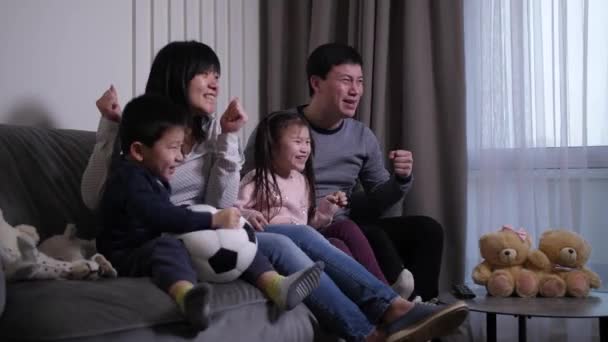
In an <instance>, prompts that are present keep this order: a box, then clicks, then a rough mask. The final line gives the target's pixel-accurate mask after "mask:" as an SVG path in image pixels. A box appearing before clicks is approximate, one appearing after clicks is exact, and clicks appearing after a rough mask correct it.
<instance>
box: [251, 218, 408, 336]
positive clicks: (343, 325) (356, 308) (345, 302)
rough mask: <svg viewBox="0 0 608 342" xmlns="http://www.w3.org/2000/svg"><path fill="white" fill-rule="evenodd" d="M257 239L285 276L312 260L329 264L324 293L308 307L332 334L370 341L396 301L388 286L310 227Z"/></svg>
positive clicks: (282, 229) (273, 228)
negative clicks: (385, 313) (366, 337)
mask: <svg viewBox="0 0 608 342" xmlns="http://www.w3.org/2000/svg"><path fill="white" fill-rule="evenodd" d="M271 233H276V234H271ZM279 234H280V235H279ZM281 235H284V236H286V237H287V238H286V237H284V236H281ZM257 237H258V247H259V248H261V250H262V253H263V254H264V255H266V256H267V257H268V258H269V259H270V262H271V263H272V264H273V265H274V267H275V269H276V270H277V271H278V272H279V273H281V274H291V273H294V272H296V271H299V270H301V269H303V268H305V267H309V266H310V265H312V263H313V260H314V261H319V260H321V261H323V262H324V263H325V272H324V273H323V274H322V275H321V281H320V283H319V287H318V288H317V289H315V290H314V291H313V292H312V293H311V294H310V296H308V298H306V300H305V303H306V305H308V307H309V308H310V310H311V311H312V312H313V314H314V315H315V316H316V317H317V319H319V321H321V322H323V323H325V327H326V328H327V329H330V330H332V331H333V332H335V333H337V334H338V335H340V336H342V337H344V338H346V339H347V340H362V339H364V338H365V336H367V335H369V334H370V333H371V332H372V331H373V329H374V326H375V325H376V323H378V322H379V321H380V318H381V317H382V315H383V314H384V312H385V311H386V310H387V308H388V307H389V305H390V303H391V302H392V301H393V300H394V299H395V298H396V297H397V294H396V293H395V292H394V291H393V290H392V289H391V288H390V287H389V286H386V285H385V284H383V283H382V282H380V281H379V280H378V279H377V278H376V277H374V276H373V275H372V274H370V273H369V272H368V271H367V270H366V269H365V268H364V267H363V266H361V264H359V263H358V262H357V261H355V260H354V259H352V258H351V257H349V256H348V255H346V254H344V253H343V252H342V251H340V250H339V249H337V248H335V247H334V246H332V245H331V244H330V243H329V242H328V241H327V240H326V239H325V238H324V237H323V236H322V235H321V234H319V233H318V232H317V231H316V230H314V229H313V228H311V227H308V226H296V225H269V226H267V227H266V231H265V232H262V233H258V234H257ZM294 244H295V245H294ZM296 246H297V247H299V248H297V247H296Z"/></svg>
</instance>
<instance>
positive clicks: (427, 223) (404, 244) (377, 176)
mask: <svg viewBox="0 0 608 342" xmlns="http://www.w3.org/2000/svg"><path fill="white" fill-rule="evenodd" d="M362 64H363V63H362V59H361V56H360V55H359V53H358V52H357V51H356V50H355V49H353V48H352V47H350V46H347V45H342V44H337V43H331V44H325V45H321V46H319V47H318V48H317V49H315V50H314V51H313V52H312V54H311V55H310V56H309V58H308V61H307V66H306V69H307V76H308V85H309V91H310V96H311V98H310V103H309V104H308V105H302V106H298V107H296V108H294V109H293V110H294V111H297V112H299V113H301V114H302V115H304V116H305V117H306V119H307V120H308V122H309V123H310V125H311V127H312V137H313V139H314V141H315V145H316V150H315V156H314V168H315V174H316V191H317V199H320V198H323V197H325V196H326V195H328V194H330V193H333V192H335V191H344V192H346V193H347V194H349V195H351V194H352V193H353V191H354V190H355V188H356V186H357V184H359V183H360V184H361V185H362V186H363V188H364V190H365V192H366V195H367V200H368V203H370V204H373V207H370V208H369V209H368V210H369V211H370V213H373V214H372V215H367V217H360V215H351V212H350V211H349V210H343V211H341V212H338V214H336V219H340V218H346V217H349V216H350V217H351V218H352V219H354V220H355V221H357V223H358V224H359V225H360V227H361V229H362V230H363V232H364V233H365V235H366V236H367V238H368V240H369V241H370V244H371V245H372V247H373V249H374V252H375V253H376V257H377V259H378V262H379V263H380V266H381V268H382V270H383V271H384V273H385V275H386V277H387V279H388V281H389V282H391V283H393V282H396V280H397V277H398V276H399V274H401V271H402V270H403V268H404V267H406V268H407V269H409V270H410V271H411V272H412V274H413V275H414V279H415V284H416V286H415V292H414V294H412V296H411V297H410V298H414V296H416V295H419V296H421V298H422V300H430V299H432V298H434V297H437V295H438V281H439V271H440V267H441V255H442V250H443V229H442V227H441V225H440V224H439V223H437V222H436V221H435V220H433V219H431V218H429V217H424V216H405V217H392V218H384V219H378V215H377V214H378V213H380V212H382V211H384V210H386V209H387V208H389V207H390V206H392V205H394V204H395V203H397V202H399V201H400V200H401V199H402V198H403V197H404V196H405V194H406V193H407V192H408V190H409V189H410V188H411V186H412V182H413V175H412V169H413V163H414V159H413V155H412V153H411V152H410V151H406V150H401V149H398V150H393V151H390V152H388V159H389V160H390V172H389V170H387V169H386V168H385V166H384V156H383V153H382V151H381V149H380V145H379V143H378V140H377V138H376V137H375V135H374V134H373V132H372V131H371V130H370V129H369V128H368V127H366V126H365V125H364V124H362V123H361V122H359V121H356V120H354V119H353V117H354V116H355V112H356V110H357V107H358V105H359V100H360V99H361V96H362V94H363V71H362ZM245 154H246V158H245V159H246V162H245V167H244V169H243V171H244V172H247V171H248V170H250V169H251V165H252V161H253V159H252V158H253V141H252V139H250V140H249V143H248V146H247V149H246V152H245ZM353 214H354V213H353ZM357 216H359V217H357ZM370 216H371V218H370Z"/></svg>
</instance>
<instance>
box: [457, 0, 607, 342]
mask: <svg viewBox="0 0 608 342" xmlns="http://www.w3.org/2000/svg"><path fill="white" fill-rule="evenodd" d="M465 56H466V82H467V145H468V153H469V183H468V184H469V185H468V224H467V228H468V230H467V251H468V255H467V257H466V260H467V265H466V266H467V267H466V270H467V271H466V272H467V273H466V277H467V278H468V279H470V274H471V271H472V268H473V267H474V266H475V265H476V264H477V263H478V262H479V261H480V257H479V249H478V245H477V241H478V238H479V236H481V235H482V234H484V233H486V232H490V231H495V230H496V229H497V228H498V227H499V226H501V225H503V224H511V225H513V226H516V227H524V228H525V229H527V230H528V232H529V233H531V234H532V238H533V239H534V241H535V244H536V242H537V241H538V238H539V236H540V233H541V232H542V231H544V230H546V229H548V228H566V229H570V230H573V231H576V232H578V233H580V234H581V235H582V236H583V237H585V238H586V239H587V240H588V241H590V242H591V245H592V247H593V252H592V254H591V260H590V261H589V266H590V267H591V268H592V269H593V270H595V271H596V272H598V273H599V274H600V276H601V277H602V278H603V279H604V280H605V281H606V282H608V248H606V247H605V246H608V1H606V0H563V1H560V0H530V1H525V0H510V1H508V0H465ZM532 321H535V322H533V323H535V324H531V331H530V333H529V336H528V337H529V338H531V339H532V340H549V339H551V340H555V339H557V340H568V339H572V340H577V341H579V340H581V339H582V340H592V339H593V338H594V336H596V335H597V333H596V332H597V324H596V322H594V321H582V320H581V321H576V320H549V319H534V320H532ZM501 324H507V325H509V324H512V325H513V327H512V329H508V328H507V329H505V328H501V327H499V331H500V332H505V331H512V332H513V333H512V334H511V335H508V334H507V335H505V334H500V335H502V338H503V339H504V340H505V341H509V340H513V339H515V338H516V331H517V329H516V327H515V323H514V319H512V318H510V319H504V320H503V322H501ZM476 325H477V324H476ZM481 325H482V326H483V324H481ZM477 326H479V325H477ZM573 327H576V329H573ZM583 327H584V328H583ZM581 328H583V329H581ZM478 333H483V332H478ZM595 338H597V337H595Z"/></svg>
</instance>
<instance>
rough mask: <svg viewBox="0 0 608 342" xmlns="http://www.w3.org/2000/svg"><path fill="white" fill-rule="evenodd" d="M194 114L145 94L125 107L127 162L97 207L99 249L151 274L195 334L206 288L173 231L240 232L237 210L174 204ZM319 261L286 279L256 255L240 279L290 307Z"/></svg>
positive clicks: (126, 270)
mask: <svg viewBox="0 0 608 342" xmlns="http://www.w3.org/2000/svg"><path fill="white" fill-rule="evenodd" d="M189 115H190V114H189V113H187V112H186V111H185V110H183V109H182V108H181V107H180V106H176V105H174V104H173V103H172V102H171V101H170V100H169V99H167V98H165V97H162V96H157V95H142V96H140V97H137V98H135V99H133V100H132V101H131V102H129V103H128V104H127V106H126V107H125V110H124V112H123V117H122V121H121V124H120V132H119V135H120V143H121V145H120V146H121V150H122V157H121V159H120V160H119V161H118V162H117V164H116V165H114V168H113V170H112V174H111V175H110V178H109V179H108V182H107V184H106V189H105V191H104V195H103V198H102V201H101V205H100V214H101V219H102V223H103V230H102V233H101V234H100V236H99V237H98V239H97V248H98V250H99V251H100V252H101V253H103V254H104V255H106V256H109V259H110V260H111V262H112V263H113V264H114V265H115V266H116V268H117V269H118V272H119V274H120V275H122V276H135V277H137V276H149V277H151V278H152V280H153V282H154V283H155V284H156V285H157V286H158V287H159V288H161V289H162V290H164V291H166V292H167V293H168V294H169V295H170V296H171V297H172V298H173V299H174V300H175V301H176V302H177V304H178V306H179V308H180V310H181V311H182V313H183V314H184V315H185V316H186V319H187V320H188V321H189V322H190V323H191V324H192V326H193V327H194V328H195V329H197V330H203V329H205V328H206V327H207V326H208V324H209V311H210V308H209V300H210V295H211V293H210V292H211V288H210V287H209V285H207V284H204V283H201V284H197V275H196V272H195V270H194V268H193V266H192V262H191V260H190V256H189V254H188V251H187V250H186V248H185V246H184V244H183V243H182V242H181V241H180V240H178V239H177V238H175V237H174V236H172V235H170V234H163V233H171V234H183V233H188V232H192V231H197V230H202V229H216V228H235V229H236V228H237V227H238V222H239V217H240V213H239V211H238V210H237V209H235V208H229V209H223V210H219V211H218V212H217V213H215V214H213V215H212V214H210V213H201V212H193V211H190V210H188V209H187V208H184V207H178V206H175V205H173V204H172V203H171V201H170V199H169V198H170V194H171V188H170V185H169V180H170V179H171V177H172V175H173V174H174V172H175V170H176V168H177V167H178V166H179V165H180V163H181V162H182V160H183V155H182V151H181V148H182V145H183V141H184V134H185V129H186V127H187V122H188V120H189V119H190V117H189ZM322 269H323V265H322V264H321V263H317V264H314V265H313V266H311V267H310V268H307V269H304V270H302V271H300V272H296V273H294V274H292V275H290V276H289V277H283V276H281V275H279V274H278V273H277V272H275V271H274V269H273V267H272V265H271V264H270V262H269V261H268V260H267V259H266V257H265V256H264V255H262V254H261V253H260V251H258V253H257V254H256V256H255V258H254V260H253V262H252V264H251V266H250V267H249V268H248V269H247V270H246V271H245V273H243V277H244V278H245V279H246V280H248V281H250V282H251V283H253V284H255V285H257V287H258V288H260V289H261V290H262V291H264V292H265V293H266V295H268V297H270V299H271V300H272V301H273V302H274V303H275V304H276V305H277V306H278V307H279V308H281V309H286V310H289V309H292V308H293V307H295V306H296V305H297V304H298V303H300V302H301V301H302V300H303V299H304V298H306V296H308V294H309V293H310V292H311V291H312V290H313V289H314V288H316V287H317V286H318V283H319V278H320V275H321V272H322Z"/></svg>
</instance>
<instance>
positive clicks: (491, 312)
mask: <svg viewBox="0 0 608 342" xmlns="http://www.w3.org/2000/svg"><path fill="white" fill-rule="evenodd" d="M469 286H470V287H471V289H472V290H473V292H475V294H476V297H475V298H473V299H467V300H464V302H465V303H467V305H468V306H469V310H471V311H475V312H481V313H485V314H486V327H487V335H488V336H487V340H488V342H496V315H513V316H516V317H517V319H518V335H519V341H520V342H525V341H526V318H527V317H555V318H597V319H599V328H600V341H601V342H608V293H606V292H591V293H590V294H589V297H587V298H570V297H561V298H543V297H534V298H519V297H507V298H502V297H492V296H489V295H487V292H486V289H485V288H483V287H479V286H475V285H469ZM439 300H440V301H441V302H443V303H446V304H450V303H453V302H455V301H457V300H459V299H457V298H455V297H454V296H453V295H452V294H451V293H449V292H446V293H442V294H440V295H439Z"/></svg>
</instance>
